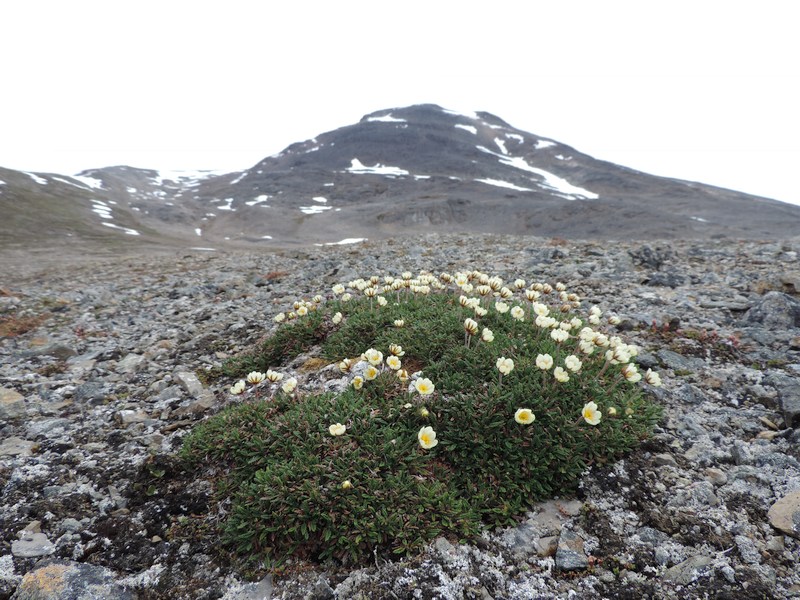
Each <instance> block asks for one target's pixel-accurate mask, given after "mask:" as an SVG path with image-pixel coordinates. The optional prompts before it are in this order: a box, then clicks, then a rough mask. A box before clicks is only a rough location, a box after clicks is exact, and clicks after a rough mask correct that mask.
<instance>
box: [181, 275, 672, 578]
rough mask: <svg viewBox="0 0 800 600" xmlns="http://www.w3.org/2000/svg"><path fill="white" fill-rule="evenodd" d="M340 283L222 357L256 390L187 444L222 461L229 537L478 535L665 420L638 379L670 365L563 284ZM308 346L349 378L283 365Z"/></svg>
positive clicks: (243, 388) (238, 540) (405, 540)
mask: <svg viewBox="0 0 800 600" xmlns="http://www.w3.org/2000/svg"><path fill="white" fill-rule="evenodd" d="M328 296H329V297H328V298H327V299H324V298H322V297H320V296H317V297H315V298H314V299H313V300H312V301H309V302H307V301H303V300H299V301H298V302H295V304H294V307H293V308H294V309H293V311H292V312H290V313H288V314H281V315H278V317H277V318H276V321H277V322H278V323H279V324H278V326H277V328H276V330H275V331H274V332H273V334H272V335H271V336H270V337H268V338H267V339H266V341H264V342H263V343H262V344H261V346H260V347H259V348H258V350H257V351H256V352H254V353H252V354H250V355H247V356H244V357H240V358H238V359H236V360H234V361H231V362H230V363H228V364H227V365H225V370H226V371H227V372H228V373H229V374H231V375H238V376H241V377H242V378H244V377H247V380H248V381H249V382H250V383H245V382H243V381H241V382H238V383H237V384H235V385H234V386H233V387H232V388H231V393H233V394H243V395H244V398H245V401H244V402H241V403H238V404H236V405H234V406H232V407H230V408H228V409H226V410H224V411H223V412H221V413H219V414H218V415H216V416H214V417H212V418H211V419H209V420H208V421H206V422H204V423H202V424H201V425H199V426H198V427H197V428H196V429H195V430H194V431H193V432H192V433H191V434H190V435H189V436H188V437H187V439H186V440H185V443H184V447H183V458H184V459H185V460H186V461H188V463H189V464H190V466H198V465H204V466H205V465H207V466H214V467H216V468H217V470H218V472H222V473H225V474H226V475H225V478H224V479H222V480H219V481H218V486H217V492H218V494H219V495H220V498H221V499H224V498H227V497H229V498H230V500H231V505H230V510H229V514H228V517H227V520H226V521H225V523H224V524H223V526H222V527H223V532H222V534H223V540H224V541H225V543H226V544H228V545H229V546H230V548H231V549H232V550H233V551H235V552H236V553H237V554H238V555H240V556H241V557H243V558H247V559H256V560H266V561H268V562H275V561H281V560H283V559H285V558H287V557H288V556H291V555H297V556H303V557H309V558H315V559H325V558H330V557H334V558H339V559H343V560H351V561H353V562H358V561H365V560H368V559H369V558H370V557H372V555H373V552H374V551H375V550H376V549H377V550H381V551H392V552H395V553H407V552H409V551H413V550H415V549H418V548H419V547H421V546H423V545H424V544H426V543H427V542H428V541H430V540H431V539H433V538H435V537H437V536H440V535H451V536H455V537H457V538H459V539H469V538H470V537H471V536H474V535H475V534H477V533H478V532H479V531H480V529H481V527H482V526H484V525H494V526H497V525H508V524H512V523H514V522H515V521H516V520H517V519H518V518H519V517H520V516H522V515H523V514H524V513H525V511H526V509H528V508H529V507H530V506H531V504H532V503H534V502H536V501H539V500H542V499H546V498H549V497H552V496H553V495H562V494H565V493H568V492H569V491H570V490H571V489H573V488H574V487H575V485H576V483H577V481H578V478H579V476H580V475H581V473H582V472H583V471H584V470H585V469H586V467H587V466H589V465H592V464H597V463H605V462H607V461H609V460H613V459H614V458H617V457H619V456H621V455H622V454H623V453H625V452H627V451H630V450H631V449H633V448H635V447H636V446H637V445H638V444H639V443H640V441H641V440H642V439H643V438H645V437H646V436H647V435H648V434H649V433H650V431H651V429H652V427H653V425H654V423H655V422H656V421H657V420H658V418H659V416H660V410H659V408H658V407H657V406H656V405H654V404H652V403H651V402H650V401H649V400H648V399H647V397H646V395H645V394H644V393H643V388H642V385H644V384H645V383H648V384H651V385H660V380H659V377H658V375H657V374H656V373H653V372H650V371H648V372H647V373H644V374H641V373H639V371H638V369H637V367H636V364H635V357H636V354H637V349H636V348H635V347H634V346H630V345H626V344H625V343H624V342H623V341H622V340H621V339H619V338H618V337H615V336H613V335H612V332H611V331H610V329H611V328H612V327H613V323H614V322H615V321H616V319H615V318H614V317H610V318H605V317H603V314H602V312H601V311H600V310H599V308H597V307H592V308H591V309H590V310H589V311H584V310H582V307H581V303H580V300H579V298H578V296H577V295H575V294H572V293H568V292H567V291H566V289H565V287H564V286H563V285H562V284H555V286H551V285H548V284H545V283H534V284H532V285H530V286H527V285H526V283H525V282H524V281H522V280H516V281H515V282H514V283H511V284H508V285H506V284H504V282H503V281H502V280H500V279H499V278H497V277H489V276H487V275H485V274H483V273H480V272H477V271H473V272H466V273H455V274H454V275H449V274H445V273H443V274H442V275H440V276H439V277H434V276H432V275H430V274H427V273H422V274H420V275H419V276H417V277H412V276H411V274H410V273H404V274H403V275H402V276H401V277H398V278H393V277H383V278H378V277H371V278H370V279H369V280H363V279H359V280H356V281H352V282H350V283H349V284H348V285H347V286H344V285H337V286H334V288H333V290H332V293H331V294H329V295H328ZM308 352H312V353H313V354H315V355H316V356H317V357H318V358H321V359H324V360H325V361H326V362H327V363H335V364H337V365H338V367H337V368H336V371H335V374H336V376H337V377H341V381H339V382H332V383H333V384H334V387H336V384H338V389H340V390H341V391H339V392H336V393H319V392H318V391H316V390H313V389H304V387H303V384H302V383H300V384H299V385H297V384H296V379H294V378H292V376H293V375H296V374H295V373H291V372H289V371H288V370H287V369H286V367H285V365H286V364H288V363H289V362H291V360H292V359H293V358H296V357H297V356H298V355H300V354H302V353H308ZM300 379H301V380H302V377H300ZM328 389H332V388H331V387H330V386H329V388H328Z"/></svg>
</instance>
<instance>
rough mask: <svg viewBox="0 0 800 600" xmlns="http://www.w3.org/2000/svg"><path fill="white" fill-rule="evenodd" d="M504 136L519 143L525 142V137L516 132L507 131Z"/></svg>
mask: <svg viewBox="0 0 800 600" xmlns="http://www.w3.org/2000/svg"><path fill="white" fill-rule="evenodd" d="M506 137H507V138H508V139H510V140H517V141H518V142H519V143H520V144H522V143H524V142H525V138H524V137H522V136H521V135H520V134H518V133H507V134H506Z"/></svg>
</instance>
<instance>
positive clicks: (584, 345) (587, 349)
mask: <svg viewBox="0 0 800 600" xmlns="http://www.w3.org/2000/svg"><path fill="white" fill-rule="evenodd" d="M578 347H579V348H580V349H581V352H583V353H584V354H585V355H586V356H591V355H592V353H593V352H594V349H595V345H594V343H593V342H587V341H586V340H581V341H580V343H579V344H578Z"/></svg>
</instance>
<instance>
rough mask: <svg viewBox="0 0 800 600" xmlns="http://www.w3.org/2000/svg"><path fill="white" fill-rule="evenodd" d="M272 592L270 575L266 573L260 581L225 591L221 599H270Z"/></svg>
mask: <svg viewBox="0 0 800 600" xmlns="http://www.w3.org/2000/svg"><path fill="white" fill-rule="evenodd" d="M272 592H273V584H272V575H267V576H266V577H264V579H262V580H261V581H257V582H255V583H246V584H244V585H241V586H239V587H237V588H235V589H232V590H229V591H227V592H226V593H225V595H224V596H223V597H222V600H271V598H272Z"/></svg>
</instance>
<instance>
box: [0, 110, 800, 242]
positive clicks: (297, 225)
mask: <svg viewBox="0 0 800 600" xmlns="http://www.w3.org/2000/svg"><path fill="white" fill-rule="evenodd" d="M0 182H2V183H0V211H1V212H0V214H2V215H3V217H4V218H3V219H2V221H1V222H0V249H2V248H3V247H8V246H13V247H17V248H23V247H26V246H34V247H36V246H41V245H63V244H69V243H70V242H74V243H77V244H80V243H85V242H89V241H94V242H98V243H102V244H111V245H123V244H134V245H136V244H141V243H142V242H145V243H148V244H164V245H175V244H178V245H191V246H203V247H215V248H217V247H225V246H243V245H244V246H249V247H258V246H286V245H293V244H309V243H318V244H328V243H342V242H348V241H353V240H358V239H363V238H372V239H379V238H384V237H388V236H395V235H402V234H403V233H407V232H414V233H419V232H424V231H437V232H464V233H469V232H488V233H510V234H530V235H537V236H557V237H562V238H572V239H601V240H613V239H631V238H635V239H650V238H659V239H670V238H710V237H731V238H750V239H760V238H764V239H774V238H782V237H790V236H795V235H798V233H800V207H799V206H793V205H790V204H785V203H782V202H778V201H775V200H770V199H767V198H761V197H756V196H751V195H748V194H743V193H740V192H735V191H732V190H726V189H722V188H717V187H713V186H708V185H703V184H700V183H695V182H689V181H682V180H678V179H671V178H666V177H657V176H653V175H648V174H646V173H641V172H638V171H635V170H632V169H628V168H625V167H623V166H619V165H616V164H613V163H610V162H605V161H602V160H597V159H595V158H592V157H591V156H588V155H586V154H583V153H581V152H579V151H577V150H576V149H574V148H572V147H570V146H567V145H565V144H562V143H560V142H557V141H555V140H551V139H547V138H542V137H540V136H537V135H535V134H532V133H528V132H525V131H521V130H519V129H516V128H514V127H512V126H511V125H509V124H508V123H506V122H505V121H503V120H502V119H500V118H498V117H496V116H494V115H492V114H489V113H486V112H479V113H475V114H459V113H455V112H452V111H449V110H446V109H443V108H441V107H439V106H436V105H432V104H425V105H416V106H410V107H406V108H395V109H387V110H381V111H378V112H375V113H372V114H369V115H366V116H365V117H363V118H362V119H361V121H359V122H358V123H356V124H353V125H348V126H346V127H342V128H340V129H336V130H334V131H330V132H327V133H323V134H320V135H318V136H317V137H315V138H313V139H310V140H306V141H304V142H299V143H296V144H292V145H291V146H289V147H288V148H286V149H285V150H283V151H282V152H280V153H279V154H276V155H273V156H270V157H268V158H265V159H264V160H262V161H261V162H259V163H258V164H257V165H255V166H253V167H252V168H250V169H247V170H245V171H240V172H235V173H222V174H221V173H214V172H196V173H188V172H183V173H166V172H159V171H155V170H149V169H138V168H133V167H126V166H116V167H107V168H102V169H93V170H89V171H84V172H82V173H80V174H79V175H75V176H65V175H56V174H50V173H26V172H22V171H12V170H8V169H2V168H0Z"/></svg>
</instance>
